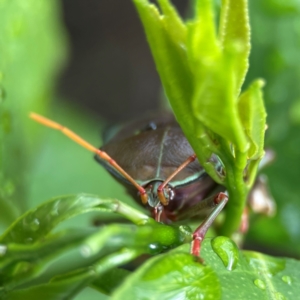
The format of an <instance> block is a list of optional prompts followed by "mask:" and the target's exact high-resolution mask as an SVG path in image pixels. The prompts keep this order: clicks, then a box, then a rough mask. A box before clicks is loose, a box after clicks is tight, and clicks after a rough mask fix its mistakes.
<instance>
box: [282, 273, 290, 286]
mask: <svg viewBox="0 0 300 300" xmlns="http://www.w3.org/2000/svg"><path fill="white" fill-rule="evenodd" d="M281 279H282V281H283V282H285V283H287V284H289V285H291V284H292V278H291V277H290V276H287V275H285V276H282V277H281Z"/></svg>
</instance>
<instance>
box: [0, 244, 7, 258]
mask: <svg viewBox="0 0 300 300" xmlns="http://www.w3.org/2000/svg"><path fill="white" fill-rule="evenodd" d="M6 251H7V247H6V246H5V245H0V256H4V255H5V253H6Z"/></svg>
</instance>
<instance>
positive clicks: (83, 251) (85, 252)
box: [80, 245, 92, 257]
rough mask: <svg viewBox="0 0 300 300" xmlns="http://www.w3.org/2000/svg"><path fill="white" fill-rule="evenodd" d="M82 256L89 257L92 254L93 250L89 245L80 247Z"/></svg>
mask: <svg viewBox="0 0 300 300" xmlns="http://www.w3.org/2000/svg"><path fill="white" fill-rule="evenodd" d="M80 254H81V255H82V256H83V257H89V256H91V254H92V249H91V248H90V247H89V246H88V245H83V246H81V247H80Z"/></svg>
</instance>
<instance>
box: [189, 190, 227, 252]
mask: <svg viewBox="0 0 300 300" xmlns="http://www.w3.org/2000/svg"><path fill="white" fill-rule="evenodd" d="M212 200H213V203H214V204H215V207H214V209H213V210H212V212H211V213H210V214H209V215H208V216H207V217H206V218H205V219H204V220H203V222H202V224H201V225H200V226H199V227H198V228H197V229H196V230H195V231H194V233H193V242H192V246H191V253H192V254H193V255H195V256H199V254H200V249H201V243H202V241H203V239H204V236H205V234H206V232H207V230H208V228H209V227H210V226H211V224H212V223H213V221H214V220H215V219H216V217H217V216H218V215H219V213H220V212H221V211H222V209H223V208H224V206H225V205H226V203H227V201H228V196H227V195H226V194H225V193H222V192H221V193H219V194H217V195H216V196H214V197H213V199H212Z"/></svg>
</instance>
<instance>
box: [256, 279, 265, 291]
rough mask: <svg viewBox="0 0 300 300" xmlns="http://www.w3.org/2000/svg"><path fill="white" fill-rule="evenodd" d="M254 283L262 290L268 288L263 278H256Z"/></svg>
mask: <svg viewBox="0 0 300 300" xmlns="http://www.w3.org/2000/svg"><path fill="white" fill-rule="evenodd" d="M254 284H255V285H256V286H257V287H258V288H260V289H261V290H265V289H266V284H265V283H264V282H263V281H262V280H261V279H255V280H254Z"/></svg>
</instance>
